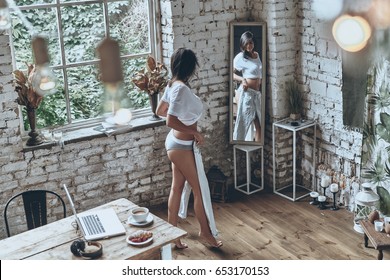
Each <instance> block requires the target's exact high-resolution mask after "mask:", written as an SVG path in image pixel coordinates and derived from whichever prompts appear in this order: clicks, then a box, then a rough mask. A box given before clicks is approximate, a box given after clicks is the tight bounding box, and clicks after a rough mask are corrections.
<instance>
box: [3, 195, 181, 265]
mask: <svg viewBox="0 0 390 280" xmlns="http://www.w3.org/2000/svg"><path fill="white" fill-rule="evenodd" d="M109 207H111V208H113V209H114V210H115V212H116V214H117V215H118V218H119V219H120V221H121V222H122V224H123V225H124V227H125V229H126V233H125V234H123V235H119V236H115V237H110V238H106V239H102V240H98V242H99V243H100V244H101V245H102V247H103V254H102V255H101V256H100V257H99V258H98V259H99V260H132V259H133V260H144V259H146V260H149V259H152V260H158V259H162V260H166V259H172V243H174V242H175V241H176V240H178V239H180V238H182V237H184V236H186V235H187V232H186V231H184V230H182V229H180V228H178V227H175V226H173V225H171V224H169V223H168V222H166V221H165V220H163V219H161V218H159V217H158V216H156V215H154V214H153V213H150V215H152V217H153V219H152V222H150V223H148V224H147V225H144V226H142V227H140V226H139V225H134V224H133V223H129V222H128V218H129V216H130V212H131V209H133V208H135V207H138V205H137V204H135V203H133V202H131V201H130V200H128V199H126V198H119V199H116V200H114V201H111V202H108V203H105V204H102V205H100V206H98V207H95V208H93V209H89V210H86V211H85V212H88V211H90V210H96V209H104V208H109ZM74 224H75V216H74V215H71V216H68V217H66V218H63V219H60V220H57V221H55V222H52V223H49V224H46V225H44V226H41V227H38V228H35V229H32V230H28V231H25V232H22V233H19V234H16V235H14V236H11V237H8V238H5V239H2V240H0V259H1V260H83V259H84V258H83V257H78V256H75V255H74V254H73V253H72V252H71V250H70V247H71V244H72V243H73V242H74V241H75V240H78V239H80V238H82V237H83V236H82V235H81V232H80V231H78V230H76V229H75V227H74V226H73V225H74ZM140 230H145V231H150V232H152V234H153V240H152V242H150V243H148V244H145V245H142V246H134V245H132V244H129V243H128V242H127V237H128V236H130V235H132V234H134V233H135V232H137V231H140Z"/></svg>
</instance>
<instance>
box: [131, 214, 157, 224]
mask: <svg viewBox="0 0 390 280" xmlns="http://www.w3.org/2000/svg"><path fill="white" fill-rule="evenodd" d="M152 222H153V215H152V214H149V215H148V216H147V217H146V221H144V222H141V223H140V222H137V221H135V220H134V219H133V217H131V216H130V217H129V218H128V219H127V223H128V224H129V225H132V226H136V227H143V226H147V225H149V224H150V223H152Z"/></svg>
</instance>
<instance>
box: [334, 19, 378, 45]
mask: <svg viewBox="0 0 390 280" xmlns="http://www.w3.org/2000/svg"><path fill="white" fill-rule="evenodd" d="M332 34H333V37H334V38H335V40H336V42H337V44H339V46H340V47H341V48H342V49H344V50H346V51H349V52H358V51H360V50H362V49H363V48H364V47H365V46H366V45H367V43H368V39H370V37H371V26H370V24H369V23H368V22H367V20H365V19H364V18H363V17H361V16H351V15H343V16H341V17H339V18H337V19H336V20H335V22H334V23H333V28H332Z"/></svg>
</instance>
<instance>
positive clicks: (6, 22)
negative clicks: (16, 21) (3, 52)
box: [0, 0, 11, 30]
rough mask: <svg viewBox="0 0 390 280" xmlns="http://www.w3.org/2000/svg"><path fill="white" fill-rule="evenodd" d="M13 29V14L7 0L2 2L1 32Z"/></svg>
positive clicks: (0, 3) (1, 0) (0, 14)
mask: <svg viewBox="0 0 390 280" xmlns="http://www.w3.org/2000/svg"><path fill="white" fill-rule="evenodd" d="M10 27H11V14H10V12H9V8H8V3H7V1H6V0H0V30H7V29H9V28H10Z"/></svg>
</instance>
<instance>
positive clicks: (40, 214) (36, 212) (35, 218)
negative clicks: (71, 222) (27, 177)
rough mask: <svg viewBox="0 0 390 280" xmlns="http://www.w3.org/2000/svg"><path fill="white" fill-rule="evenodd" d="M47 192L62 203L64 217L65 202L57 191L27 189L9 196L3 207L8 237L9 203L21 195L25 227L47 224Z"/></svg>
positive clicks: (32, 227) (31, 227)
mask: <svg viewBox="0 0 390 280" xmlns="http://www.w3.org/2000/svg"><path fill="white" fill-rule="evenodd" d="M47 194H51V195H53V198H54V199H58V200H59V202H60V203H61V204H62V208H63V212H64V218H65V217H66V207H65V202H64V200H63V199H62V197H61V196H59V195H58V194H57V193H55V192H52V191H48V190H29V191H24V192H21V193H19V194H16V195H14V196H13V197H11V198H10V199H9V200H8V201H7V203H6V205H5V208H4V222H5V228H6V231H7V236H8V237H10V236H11V234H10V229H9V225H8V216H7V211H8V206H9V205H10V203H11V202H12V201H14V200H15V199H16V198H18V197H20V196H22V198H23V206H24V212H25V215H26V222H27V229H28V230H30V229H34V228H37V227H40V226H43V225H46V224H47V202H48V201H49V199H48V196H47ZM51 195H49V196H51Z"/></svg>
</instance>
